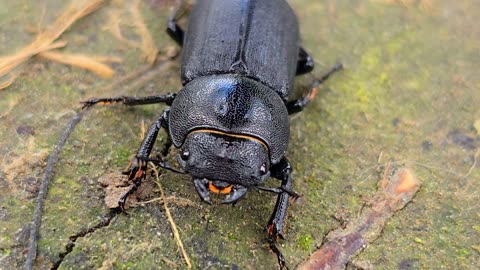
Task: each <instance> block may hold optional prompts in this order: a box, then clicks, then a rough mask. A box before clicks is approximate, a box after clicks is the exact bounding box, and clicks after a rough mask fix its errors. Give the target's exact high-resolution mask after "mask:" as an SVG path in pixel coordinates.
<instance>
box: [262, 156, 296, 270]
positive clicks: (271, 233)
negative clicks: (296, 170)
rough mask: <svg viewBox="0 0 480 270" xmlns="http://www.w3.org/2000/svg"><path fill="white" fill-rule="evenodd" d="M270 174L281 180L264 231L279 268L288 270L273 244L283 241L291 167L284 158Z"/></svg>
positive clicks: (290, 183)
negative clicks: (273, 206)
mask: <svg viewBox="0 0 480 270" xmlns="http://www.w3.org/2000/svg"><path fill="white" fill-rule="evenodd" d="M271 172H272V177H275V178H277V179H280V180H282V186H281V187H280V189H279V190H278V191H279V193H278V198H277V203H276V204H275V209H274V210H273V213H272V216H271V217H270V220H269V221H268V225H267V226H266V227H265V230H266V231H267V234H268V243H269V246H270V249H271V250H272V251H273V252H274V253H275V254H276V255H277V259H278V264H279V265H280V268H281V269H288V267H287V266H286V263H285V258H284V257H283V255H282V253H281V252H280V250H279V249H278V248H277V246H276V245H275V242H276V241H277V239H278V238H280V239H284V237H283V227H284V226H285V221H286V218H287V209H288V198H289V197H290V194H289V193H290V192H288V191H291V189H292V176H291V174H292V166H291V165H290V162H289V161H288V160H287V159H286V158H283V159H282V160H281V161H280V163H279V164H277V165H275V166H274V167H273V168H272V170H271ZM292 192H293V191H292Z"/></svg>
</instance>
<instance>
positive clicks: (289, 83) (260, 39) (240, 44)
mask: <svg viewBox="0 0 480 270" xmlns="http://www.w3.org/2000/svg"><path fill="white" fill-rule="evenodd" d="M299 43H300V39H299V31H298V23H297V18H296V16H295V14H294V13H293V11H292V9H291V8H290V6H289V5H288V3H287V2H286V1H284V0H198V1H197V4H196V5H195V6H194V8H193V10H192V12H191V14H190V18H189V22H188V27H187V30H186V33H185V38H184V42H183V55H182V66H181V79H182V83H183V85H184V88H183V89H182V90H181V91H180V92H179V93H178V95H177V97H176V98H175V100H174V102H173V104H172V107H171V112H170V117H169V118H170V127H169V130H170V136H171V138H172V140H173V143H174V145H175V146H176V147H181V145H182V144H183V142H184V141H185V139H186V137H187V135H188V133H189V132H191V131H193V130H195V129H201V128H206V129H215V130H221V131H224V132H226V133H234V134H245V135H249V136H253V137H256V138H258V139H260V140H262V141H263V142H264V143H265V144H266V145H267V146H268V148H269V152H270V161H271V163H272V164H276V163H277V162H279V161H280V160H281V159H282V158H283V157H284V155H285V152H286V150H287V145H288V140H289V135H290V131H289V119H288V112H287V109H286V106H285V102H286V101H287V99H288V95H289V93H290V90H291V88H292V87H293V80H294V77H295V73H296V68H297V60H298V53H299V46H300V45H299Z"/></svg>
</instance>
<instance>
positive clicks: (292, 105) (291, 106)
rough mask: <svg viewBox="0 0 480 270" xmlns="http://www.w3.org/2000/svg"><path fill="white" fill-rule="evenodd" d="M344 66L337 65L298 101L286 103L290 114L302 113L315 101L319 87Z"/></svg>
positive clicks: (314, 83)
mask: <svg viewBox="0 0 480 270" xmlns="http://www.w3.org/2000/svg"><path fill="white" fill-rule="evenodd" d="M342 68H343V65H342V64H341V63H337V64H335V65H334V66H333V67H332V68H331V69H330V70H329V71H328V72H327V73H325V74H324V75H323V76H322V77H320V78H319V79H318V80H315V81H314V82H312V84H311V85H310V87H309V88H307V90H306V91H305V92H304V93H303V94H302V97H301V98H299V99H296V100H292V101H288V102H287V103H286V106H287V110H288V114H294V113H297V112H301V111H302V110H303V109H304V108H305V107H306V106H307V105H308V103H310V101H312V100H313V98H314V97H315V95H316V94H317V87H318V86H319V85H320V84H322V83H323V82H325V81H326V80H327V79H328V78H329V77H330V76H331V75H332V74H333V73H335V72H337V71H339V70H341V69H342Z"/></svg>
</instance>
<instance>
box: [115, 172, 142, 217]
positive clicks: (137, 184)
mask: <svg viewBox="0 0 480 270" xmlns="http://www.w3.org/2000/svg"><path fill="white" fill-rule="evenodd" d="M141 185H142V179H141V178H139V179H136V180H135V181H134V184H133V186H132V187H131V188H130V189H129V190H127V192H125V193H123V195H122V196H121V197H120V199H119V200H118V208H120V211H122V212H124V213H126V211H125V204H126V202H127V199H128V196H130V194H132V193H134V192H135V191H137V189H138V188H139V187H140V186H141Z"/></svg>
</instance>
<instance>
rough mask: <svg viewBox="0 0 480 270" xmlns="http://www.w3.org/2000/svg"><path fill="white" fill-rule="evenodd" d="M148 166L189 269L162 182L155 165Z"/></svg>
mask: <svg viewBox="0 0 480 270" xmlns="http://www.w3.org/2000/svg"><path fill="white" fill-rule="evenodd" d="M149 165H150V168H151V169H152V170H153V171H154V172H155V178H156V180H155V183H156V184H157V186H158V188H159V189H160V195H161V198H162V199H163V206H164V207H165V213H166V215H167V218H168V221H169V222H170V227H171V228H172V232H173V236H174V237H175V241H176V242H177V245H178V247H179V248H180V251H181V252H182V256H183V259H184V260H185V263H186V264H187V268H188V269H191V268H192V264H191V263H190V259H189V258H188V254H187V252H186V251H185V248H184V247H183V242H182V239H180V233H179V232H178V229H177V225H176V224H175V221H174V220H173V218H172V214H171V213H170V209H168V206H167V200H166V199H165V194H164V193H163V188H162V184H161V183H160V179H159V176H158V171H157V169H156V168H155V165H153V164H152V163H149Z"/></svg>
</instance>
